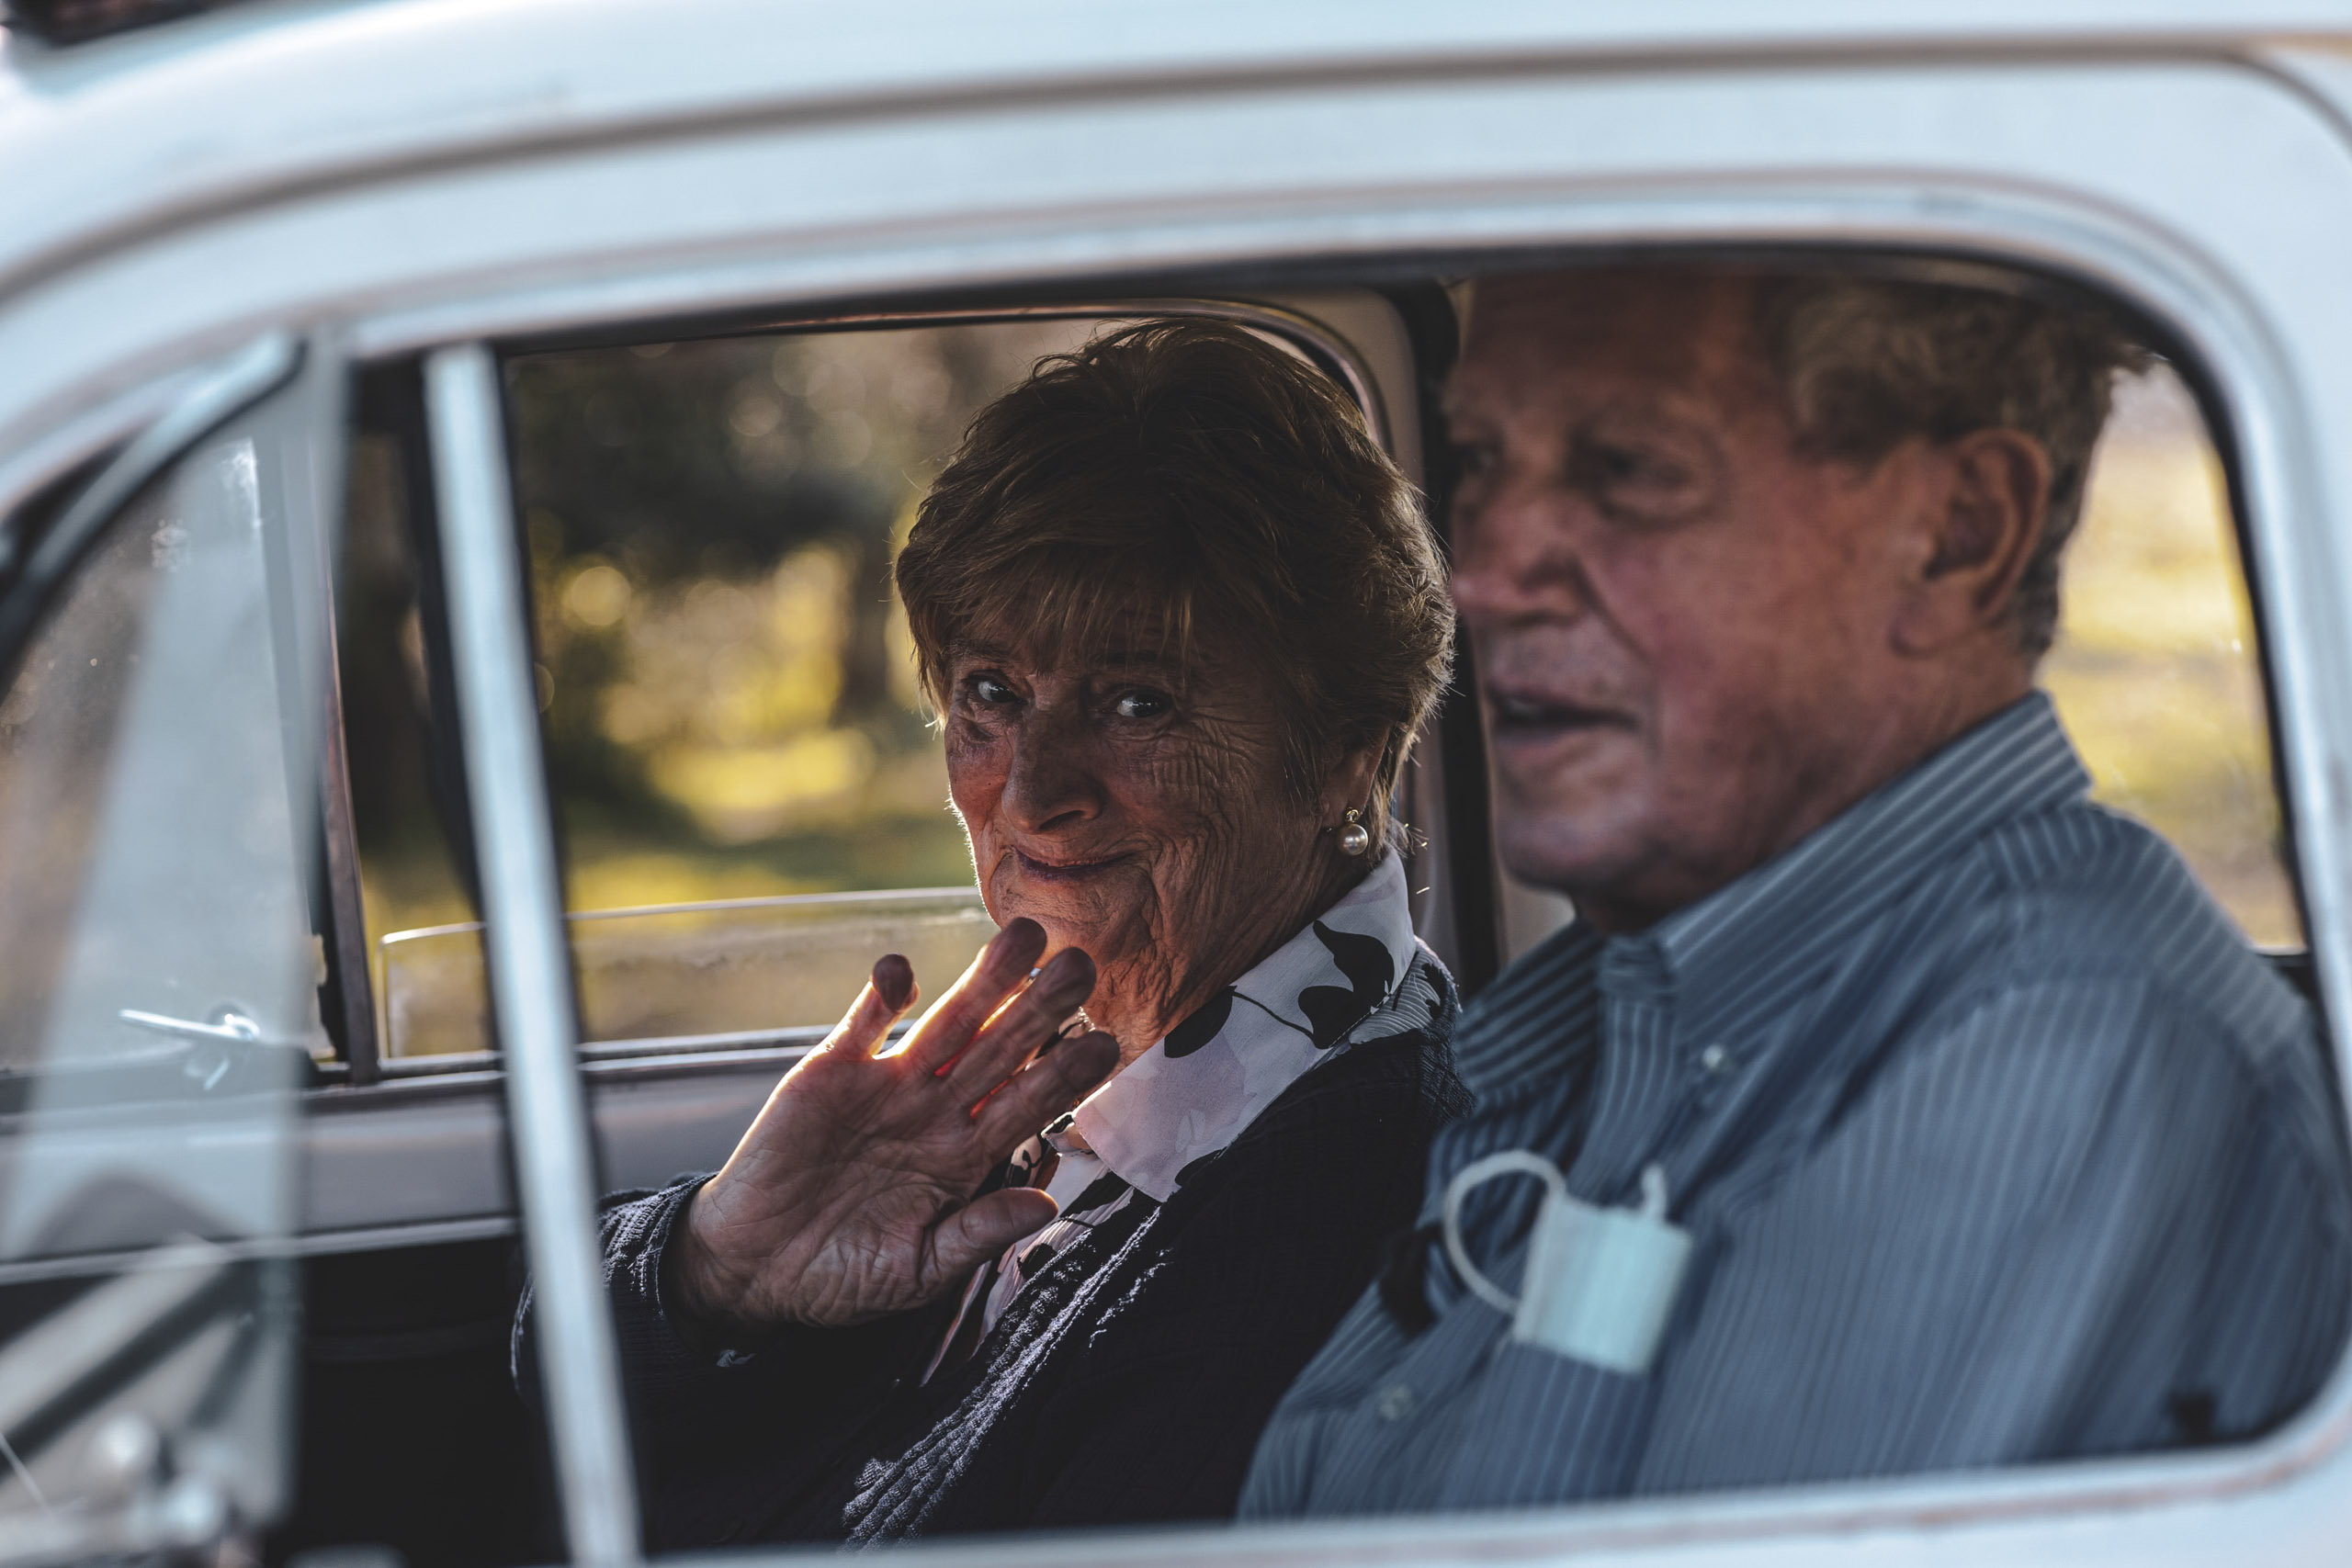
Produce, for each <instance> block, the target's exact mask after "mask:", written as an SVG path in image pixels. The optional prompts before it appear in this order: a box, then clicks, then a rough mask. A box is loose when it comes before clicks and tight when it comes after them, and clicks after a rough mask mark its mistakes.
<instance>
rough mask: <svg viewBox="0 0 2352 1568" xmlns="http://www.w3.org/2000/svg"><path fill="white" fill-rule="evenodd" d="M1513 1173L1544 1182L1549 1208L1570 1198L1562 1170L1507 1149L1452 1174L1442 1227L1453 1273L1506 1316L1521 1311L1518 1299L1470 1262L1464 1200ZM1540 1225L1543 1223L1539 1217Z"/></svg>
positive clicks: (1535, 1156)
mask: <svg viewBox="0 0 2352 1568" xmlns="http://www.w3.org/2000/svg"><path fill="white" fill-rule="evenodd" d="M1514 1173H1516V1174H1520V1175H1524V1176H1532V1177H1534V1178H1535V1179H1537V1180H1539V1181H1541V1182H1542V1183H1544V1192H1545V1193H1546V1194H1547V1196H1546V1198H1545V1206H1546V1207H1549V1206H1550V1205H1551V1204H1553V1203H1556V1202H1558V1201H1560V1200H1561V1199H1563V1198H1565V1197H1566V1196H1567V1184H1566V1182H1564V1181H1562V1180H1561V1179H1560V1169H1559V1167H1557V1166H1555V1165H1554V1164H1553V1163H1552V1162H1551V1161H1550V1160H1548V1159H1545V1158H1544V1156H1542V1155H1539V1154H1536V1153H1534V1152H1532V1150H1528V1149H1505V1150H1504V1151H1503V1152H1502V1153H1500V1154H1496V1155H1488V1156H1487V1157H1486V1158H1484V1159H1477V1160H1472V1161H1471V1162H1470V1163H1469V1164H1468V1165H1465V1166H1464V1167H1463V1168H1461V1169H1460V1170H1457V1171H1455V1172H1454V1173H1453V1180H1451V1181H1449V1182H1447V1183H1446V1184H1445V1208H1444V1214H1443V1219H1444V1224H1443V1225H1442V1230H1443V1232H1444V1235H1445V1256H1446V1258H1448V1260H1450V1261H1451V1262H1452V1263H1453V1271H1454V1273H1455V1274H1457V1275H1459V1276H1460V1277H1461V1280H1462V1282H1463V1283H1464V1284H1465V1285H1467V1286H1469V1287H1470V1293H1471V1294H1472V1295H1474V1296H1476V1297H1477V1298H1478V1299H1479V1300H1480V1301H1482V1302H1484V1303H1487V1305H1488V1306H1490V1307H1493V1308H1494V1309H1495V1310H1496V1311H1497V1312H1499V1313H1502V1314H1504V1315H1506V1316H1509V1315H1510V1314H1514V1313H1516V1312H1518V1311H1519V1298H1518V1297H1516V1296H1514V1295H1511V1294H1510V1293H1509V1292H1506V1291H1504V1290H1503V1289H1502V1287H1500V1286H1499V1285H1497V1284H1496V1283H1495V1282H1494V1281H1493V1280H1489V1279H1487V1277H1486V1276H1485V1275H1484V1274H1482V1273H1480V1272H1479V1271H1478V1266H1477V1265H1476V1264H1475V1263H1473V1262H1471V1261H1470V1255H1469V1254H1468V1253H1466V1252H1464V1250H1463V1249H1462V1224H1461V1219H1462V1200H1463V1199H1464V1198H1466V1197H1468V1196H1469V1195H1470V1190H1471V1189H1472V1188H1474V1187H1478V1186H1482V1185H1484V1184H1485V1183H1487V1182H1488V1181H1491V1180H1493V1179H1495V1178H1496V1177H1498V1176H1510V1175H1512V1174H1514ZM1537 1223H1538V1224H1541V1223H1542V1221H1541V1219H1540V1218H1539V1219H1538V1221H1537Z"/></svg>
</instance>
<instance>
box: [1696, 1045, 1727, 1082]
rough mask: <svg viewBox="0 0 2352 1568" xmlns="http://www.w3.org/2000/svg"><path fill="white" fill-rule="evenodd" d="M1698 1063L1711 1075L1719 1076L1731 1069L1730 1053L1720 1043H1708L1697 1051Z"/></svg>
mask: <svg viewBox="0 0 2352 1568" xmlns="http://www.w3.org/2000/svg"><path fill="white" fill-rule="evenodd" d="M1699 1065H1700V1066H1702V1067H1704V1068H1705V1069H1706V1070H1707V1072H1708V1074H1709V1075H1710V1076H1711V1077H1722V1076H1723V1075H1724V1074H1725V1073H1727V1072H1729V1071H1731V1053H1730V1052H1728V1051H1726V1050H1724V1048H1723V1047H1722V1046H1720V1045H1710V1046H1708V1047H1707V1048H1706V1049H1705V1050H1703V1051H1702V1052H1700V1053H1699Z"/></svg>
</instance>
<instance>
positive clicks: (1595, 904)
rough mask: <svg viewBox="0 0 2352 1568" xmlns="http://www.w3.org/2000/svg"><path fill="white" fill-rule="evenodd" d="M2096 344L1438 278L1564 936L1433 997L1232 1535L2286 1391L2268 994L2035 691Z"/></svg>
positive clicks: (2318, 1129)
mask: <svg viewBox="0 0 2352 1568" xmlns="http://www.w3.org/2000/svg"><path fill="white" fill-rule="evenodd" d="M2130 358H2131V350H2130V349H2129V348H2128V347H2127V346H2126V345H2125V344H2122V343H2121V342H2120V340H2119V339H2117V338H2115V337H2114V336H2113V335H2112V334H2111V333H2109V331H2108V330H2107V329H2105V328H2104V327H2102V326H2101V325H2100V324H2098V322H2096V321H2089V320H2086V319H2084V318H2082V317H2080V316H2078V315H2075V314H2074V313H2072V312H2068V311H2064V310H2056V309H2052V308H2050V307H2046V306H2043V305H2040V304H2036V303H2033V302H2030V301H2028V300H2024V299H2012V298H2009V297H2007V296H2002V295H1997V294H1993V293H1989V292H1980V291H1976V290H1972V289H1964V288H1951V287H1943V286H1932V285H1926V284H1908V283H1891V282H1877V281H1871V280H1865V279H1860V278H1836V277H1830V278H1811V279H1807V278H1798V277H1776V276H1762V275H1754V274H1739V273H1732V272H1725V271H1706V270H1695V269H1694V270H1672V269H1652V270H1648V271H1614V272H1581V273H1568V274H1553V275H1545V276H1522V277H1515V278H1507V279H1502V280H1498V281H1494V282H1489V283H1487V284H1484V285H1482V286H1481V287H1480V288H1479V291H1478V297H1477V303H1476V312H1475V322H1474V326H1473V330H1472V333H1471V335H1470V339H1469V342H1468V344H1467V347H1466V350H1465V353H1464V359H1463V363H1462V365H1461V367H1460V370H1459V372H1458V373H1457V375H1456V377H1455V378H1454V382H1453V391H1452V400H1451V416H1452V420H1453V431H1454V434H1455V438H1456V440H1457V442H1458V444H1459V446H1460V448H1461V451H1462V455H1463V458H1464V468H1463V479H1462V481H1461V488H1460V491H1459V492H1458V494H1457V497H1456V500H1455V510H1454V517H1455V536H1456V567H1455V578H1454V596H1455V600H1456V604H1457V606H1458V608H1459V610H1460V612H1461V615H1462V619H1463V621H1464V625H1465V626H1466V627H1467V628H1468V630H1469V633H1470V635H1471V637H1472V639H1473V643H1474V646H1475V649H1476V657H1477V664H1478V670H1479V672H1480V676H1481V679H1482V681H1483V682H1484V687H1485V693H1484V694H1485V700H1486V705H1487V716H1488V720H1489V726H1490V729H1491V735H1492V741H1493V749H1494V759H1495V772H1496V776H1497V780H1498V817H1499V833H1500V840H1501V845H1502V852H1503V854H1504V857H1505V859H1506V860H1507V862H1508V863H1509V864H1510V868H1511V870H1512V871H1513V872H1514V874H1517V875H1519V876H1520V877H1521V878H1523V879H1524V880H1526V881H1529V882H1532V883H1535V884H1538V885H1541V886H1548V887H1553V888H1557V889H1559V890H1560V891H1561V892H1564V893H1566V894H1567V895H1568V896H1569V897H1571V898H1572V899H1573V900H1574V901H1575V903H1576V907H1577V911H1578V915H1579V919H1577V922H1576V923H1575V924H1573V925H1572V926H1570V927H1568V928H1567V929H1566V930H1565V931H1562V932H1560V933H1559V934H1558V935H1557V936H1556V937H1555V938H1554V939H1553V940H1551V941H1550V942H1546V943H1545V944H1544V945H1543V946H1542V947H1540V948H1538V949H1537V950H1536V951H1534V952H1533V953H1529V954H1528V955H1527V956H1526V957H1525V958H1523V959H1521V961H1520V962H1519V963H1518V964H1515V965H1513V966H1512V968H1511V969H1510V971H1509V972H1508V973H1506V974H1505V975H1504V976H1502V977H1501V978H1500V979H1499V980H1498V981H1497V982H1496V983H1495V984H1494V986H1493V987H1491V988H1490V989H1489V990H1488V992H1487V994H1486V995H1485V996H1484V997H1482V998H1480V999H1479V1002H1478V1005H1477V1006H1476V1008H1475V1009H1474V1010H1473V1011H1472V1012H1471V1013H1470V1014H1468V1015H1467V1016H1465V1018H1464V1021H1463V1024H1462V1027H1461V1032H1460V1034H1459V1036H1458V1039H1457V1043H1456V1053H1457V1057H1458V1061H1459V1066H1460V1068H1461V1071H1462V1075H1463V1077H1464V1079H1465V1080H1466V1081H1467V1082H1468V1083H1469V1085H1470V1086H1471V1088H1472V1089H1473V1090H1474V1091H1475V1092H1476V1096H1477V1102H1478V1103H1477V1110H1476V1113H1475V1115H1473V1116H1472V1117H1471V1118H1470V1119H1469V1120H1467V1121H1465V1122H1460V1123H1457V1124H1455V1125H1454V1126H1453V1127H1452V1128H1450V1129H1449V1130H1447V1131H1446V1132H1445V1133H1443V1134H1441V1135H1440V1138H1439V1141H1438V1143H1437V1145H1436V1146H1435V1148H1434V1149H1433V1152H1432V1155H1431V1159H1430V1181H1429V1190H1428V1195H1427V1201H1426V1204H1425V1207H1424V1211H1423V1213H1422V1221H1423V1228H1422V1229H1421V1230H1420V1231H1419V1232H1418V1233H1416V1235H1415V1236H1414V1237H1412V1238H1410V1240H1411V1242H1412V1245H1409V1246H1408V1247H1404V1248H1403V1249H1402V1250H1401V1252H1400V1254H1399V1256H1398V1260H1397V1262H1396V1263H1395V1264H1393V1265H1392V1266H1391V1267H1390V1269H1388V1271H1387V1274H1386V1275H1385V1278H1384V1280H1382V1282H1381V1283H1380V1285H1379V1286H1378V1287H1376V1288H1375V1289H1374V1291H1373V1292H1370V1293H1369V1294H1368V1295H1367V1296H1366V1298H1365V1299H1364V1300H1363V1302H1362V1303H1359V1304H1358V1306H1357V1307H1356V1308H1355V1310H1354V1311H1353V1313H1352V1314H1351V1316H1350V1317H1349V1318H1348V1319H1347V1320H1346V1321H1345V1322H1344V1323H1343V1324H1342V1325H1341V1326H1340V1330H1339V1331H1338V1333H1337V1334H1336V1335H1335V1336H1334V1337H1333V1338H1332V1340H1331V1341H1330V1342H1329V1344H1328V1345H1327V1346H1326V1347H1325V1348H1324V1350H1323V1351H1322V1353H1321V1354H1320V1355H1319V1356H1318V1357H1317V1359H1316V1360H1315V1361H1314V1362H1313V1363H1312V1364H1311V1365H1310V1366H1309V1367H1308V1369H1307V1371H1306V1372H1305V1374H1303V1376H1302V1377H1301V1378H1300V1380H1299V1381H1298V1382H1296V1383H1295V1385H1294V1386H1293V1388H1292V1390H1291V1392H1290V1393H1289V1394H1288V1395H1287V1396H1286V1397H1285V1400H1284V1402H1283V1405H1282V1406H1281V1408H1280V1410H1279V1411H1278V1413H1277V1415H1276V1416H1275V1417H1274V1420H1273V1422H1272V1425H1271V1426H1270V1427H1268V1428H1267V1431H1266V1433H1265V1435H1264V1438H1262V1440H1261V1443H1260V1446H1259V1449H1258V1451H1257V1457H1256V1461H1255V1463H1254V1466H1253V1468H1252V1472H1251V1476H1250V1485H1249V1489H1248V1491H1247V1493H1246V1495H1245V1498H1244V1503H1243V1511H1244V1513H1245V1514H1246V1515H1255V1516H1259V1517H1267V1516H1276V1515H1296V1514H1325V1515H1328V1514H1353V1513H1367V1512H1381V1511H1389V1510H1398V1509H1424V1508H1446V1507H1484V1506H1508V1505H1517V1504H1533V1503H1552V1502H1560V1501H1566V1500H1571V1499H1578V1498H1597V1497H1610V1496H1620V1495H1630V1494H1637V1493H1651V1492H1664V1491H1678V1490H1684V1489H1691V1488H1698V1487H1717V1486H1747V1485H1758V1484H1770V1483H1791V1482H1801V1481H1812V1480H1826V1479H1833V1478H1840V1477H1853V1476H1863V1475H1874V1474H1887V1473H1894V1472H1907V1471H1921V1470H1932V1469H1944V1468H1951V1467H1959V1466H1971V1465H1992V1464H2007V1463H2017V1462H2024V1461H2037V1460H2046V1459H2053V1458H2058V1457H2061V1456H2067V1455H2081V1454H2092V1453H2113V1452H2121V1451H2127V1450H2145V1449H2153V1448H2157V1447H2161V1446H2165V1445H2171V1444H2179V1443H2194V1442H2204V1441H2211V1440H2216V1439H2224V1438H2237V1437H2242V1436H2245V1435H2250V1434H2253V1433H2256V1432H2258V1431H2260V1430H2262V1429H2263V1428H2265V1427H2268V1426H2270V1425H2272V1424H2274V1423H2276V1422H2278V1421H2279V1420H2280V1419H2282V1418H2283V1417H2285V1416H2288V1415H2289V1414H2290V1413H2291V1412H2292V1411H2293V1410H2294V1409H2295V1407H2296V1406H2297V1404H2298V1403H2299V1402H2301V1400H2302V1399H2304V1398H2305V1397H2306V1396H2307V1395H2308V1394H2309V1393H2311V1392H2312V1390H2313V1389H2314V1388H2315V1387H2316V1386H2317V1385H2318V1383H2319V1382H2320V1381H2321V1380H2322V1378H2323V1377H2324V1375H2325V1373H2326V1371H2327V1370H2328V1369H2329V1367H2330V1366H2331V1365H2333V1363H2334V1361H2335V1357H2336V1355H2337V1353H2338V1351H2339V1349H2340V1348H2341V1345H2342V1339H2343V1336H2344V1333H2345V1328H2346V1311H2345V1309H2346V1295H2347V1275H2348V1274H2352V1270H2348V1269H2347V1255H2348V1254H2347V1237H2348V1236H2352V1215H2348V1214H2347V1194H2352V1187H2347V1172H2346V1157H2345V1152H2344V1146H2343V1141H2342V1137H2341V1134H2340V1131H2339V1122H2338V1120H2337V1118H2336V1114H2335V1106H2334V1100H2333V1095H2332V1092H2331V1090H2330V1088H2329V1086H2328V1081H2327V1078H2326V1076H2325V1074H2324V1068H2323V1062H2322V1045H2321V1041H2320V1038H2319V1032H2318V1029H2317V1025H2316V1022H2315V1020H2314V1018H2313V1016H2312V1011H2311V1010H2310V1009H2309V1008H2308V1007H2307V1006H2306V1005H2305V1004H2304V1003H2303V1002H2302V1001H2301V999H2300V998H2298V997H2297V996H2296V995H2295V994H2294V993H2293V992H2292V991H2291V990H2290V988H2289V987H2287V986H2286V985H2284V984H2283V983H2282V982H2281V981H2280V980H2279V979H2278V977H2277V976H2275V975H2273V974H2272V973H2271V971H2270V970H2269V968H2268V967H2267V964H2265V963H2264V961H2263V960H2262V959H2261V958H2260V957H2259V956H2257V955H2256V953H2253V952H2251V951H2250V950H2249V949H2248V948H2247V946H2246V944H2245V941H2244V939H2243V938H2242V937H2241V936H2240V935H2239V934H2238V933H2237V932H2236V931H2235V930H2234V929H2233V927H2232V926H2231V924H2230V922H2229V920H2228V919H2227V917H2225V916H2224V915H2223V914H2222V912H2221V911H2220V910H2219V909H2218V908H2215V907H2214V905H2213V904H2212V902H2211V900H2210V899H2208V898H2207V897H2206V896H2205V895H2204V894H2203V893H2202V892H2201V891H2200V890H2199V888H2198V886H2197V885H2196V883H2195V882H2194V881H2193V880H2192V879H2191V877H2190V875H2189V874H2188V871H2187V869H2186V868H2185V867H2184V866H2183V865H2182V864H2181V863H2180V861H2179V860H2178V858H2177V856H2176V855H2175V854H2174V853H2173V852H2171V851H2170V850H2169V849H2168V848H2167V847H2166V846H2165V844H2164V843H2163V842H2162V841H2161V840H2158V839H2157V838H2156V837H2155V836H2154V835H2153V834H2152V833H2150V832H2149V831H2148V830H2147V829H2144V828H2142V827H2140V826H2139V825H2137V824H2135V823H2133V822H2131V821H2129V820H2126V819H2124V818H2119V817H2116V816H2114V815H2111V814H2109V813H2108V812H2106V811H2103V810H2101V809H2099V808H2098V807H2094V806H2092V805H2090V804H2088V803H2087V802H2086V800H2085V799H2084V790H2085V788H2086V784H2087V782H2088V781H2087V778H2086V774H2085V773H2084V771H2083V768H2082V765H2081V763H2080V762H2079V761H2077V760H2076V758H2075V753H2074V751H2073V750H2072V748H2071V747H2070V746H2069V745H2068V743H2067V740H2066V738H2065V735H2064V732H2063V731H2062V730H2061V728H2060V727H2059V724H2058V721H2057V719H2056V717H2055V716H2053V714H2052V710H2051V706H2050V704H2049V701H2048V700H2047V698H2045V697H2043V696H2042V695H2041V694H2039V693H2037V692H2036V691H2035V689H2034V685H2033V672H2034V667H2035V663H2036V661H2037V660H2038V658H2039V657H2040V655H2041V653H2042V652H2043V651H2044V650H2045V649H2047V648H2048V647H2049V644H2050V641H2051V637H2052V628H2053V626H2054V624H2055V620H2056V614H2057V587H2058V562H2059V557H2060V553H2061V551H2062V550H2063V548H2064V545H2065V542H2066V536H2067V535H2068V533H2069V531H2070V530H2071V528H2072V527H2073V525H2074V522H2075V515H2076V513H2077V512H2078V510H2079V507H2080V504H2081V499H2082V491H2083V481H2084V477H2085V471H2086V467H2087V465H2088V460H2089V456H2090V449H2091V446H2092V444H2093V442H2094V440H2095V439H2096V437H2097V435H2098V430H2099V427H2100V425H2101V424H2102V423H2104V421H2105V418H2106V412H2107V403H2108V388H2109V382H2110V381H2111V379H2112V378H2113V376H2114V375H2115V373H2116V371H2117V370H2118V368H2119V367H2122V366H2124V365H2125V364H2126V363H2127V362H2128V361H2129V360H2130ZM1498 1155H1502V1156H1505V1157H1503V1158H1500V1159H1499V1160H1492V1159H1490V1156H1498ZM1555 1183H1556V1184H1560V1185H1561V1186H1562V1187H1563V1189H1564V1190H1561V1191H1558V1192H1556V1193H1555V1194H1554V1195H1553V1196H1551V1197H1549V1198H1547V1197H1546V1192H1547V1190H1548V1189H1550V1188H1551V1187H1552V1185H1553V1184H1555ZM1539 1208H1540V1209H1541V1210H1542V1213H1541V1214H1540V1216H1539ZM1449 1209H1454V1210H1456V1211H1457V1212H1455V1213H1453V1214H1452V1215H1451V1216H1449V1213H1448V1211H1449ZM1539 1232H1540V1233H1541V1234H1542V1236H1543V1240H1542V1244H1541V1245H1540V1246H1539V1247H1533V1248H1532V1249H1531V1235H1532V1234H1534V1233H1539ZM1531 1258H1532V1261H1531Z"/></svg>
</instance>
